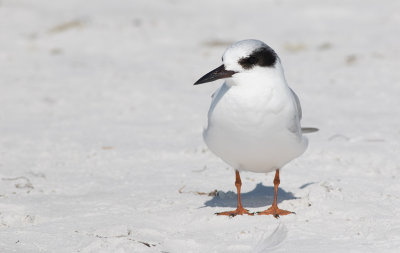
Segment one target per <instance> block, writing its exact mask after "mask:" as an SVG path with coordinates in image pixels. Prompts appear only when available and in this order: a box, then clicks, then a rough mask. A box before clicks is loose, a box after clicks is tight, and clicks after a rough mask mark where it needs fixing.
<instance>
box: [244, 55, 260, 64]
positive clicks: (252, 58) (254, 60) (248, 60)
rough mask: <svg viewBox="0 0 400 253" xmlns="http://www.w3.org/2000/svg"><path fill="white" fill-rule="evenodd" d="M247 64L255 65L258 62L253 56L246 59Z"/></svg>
mask: <svg viewBox="0 0 400 253" xmlns="http://www.w3.org/2000/svg"><path fill="white" fill-rule="evenodd" d="M247 62H248V63H249V64H256V63H257V62H258V59H257V58H256V57H254V56H250V57H249V58H247Z"/></svg>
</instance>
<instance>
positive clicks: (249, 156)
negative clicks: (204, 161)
mask: <svg viewBox="0 0 400 253" xmlns="http://www.w3.org/2000/svg"><path fill="white" fill-rule="evenodd" d="M253 76H254V75H253ZM256 77H257V76H256ZM240 78H243V80H246V82H247V83H249V82H250V83H251V85H252V86H251V87H249V86H246V85H238V83H239V84H240V82H242V80H241V79H240ZM269 80H270V83H269V84H266V83H265V81H263V78H260V77H259V76H258V77H257V78H256V79H253V80H252V76H243V75H242V76H240V77H239V78H236V79H231V80H230V81H228V82H226V83H224V84H223V85H222V87H221V88H220V89H219V90H218V91H217V92H216V94H215V95H214V96H213V100H212V103H211V107H210V110H209V113H208V126H207V127H206V129H205V130H204V133H203V136H204V140H205V142H206V144H207V145H208V147H209V148H210V150H211V151H212V152H214V153H215V154H216V155H217V156H219V157H220V158H221V159H222V160H224V161H225V162H226V163H228V164H230V165H231V166H233V167H234V168H235V169H238V170H249V171H254V172H269V171H272V170H275V169H278V168H282V166H283V165H285V164H286V163H288V162H289V161H291V160H292V159H294V158H296V157H297V156H299V155H301V154H302V153H303V152H304V150H305V149H306V147H307V139H306V138H305V137H303V136H302V135H301V127H300V119H299V115H298V113H297V109H296V101H295V99H294V97H293V94H292V92H291V91H290V89H289V87H288V86H287V85H286V83H282V82H285V81H284V79H282V78H281V79H279V78H277V79H276V80H274V79H271V78H269Z"/></svg>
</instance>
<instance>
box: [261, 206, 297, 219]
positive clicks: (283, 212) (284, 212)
mask: <svg viewBox="0 0 400 253" xmlns="http://www.w3.org/2000/svg"><path fill="white" fill-rule="evenodd" d="M257 214H258V215H273V216H274V217H275V218H279V216H280V215H288V214H296V213H295V212H291V211H287V210H283V209H279V208H278V207H277V206H271V207H270V208H268V209H267V210H265V211H262V212H257Z"/></svg>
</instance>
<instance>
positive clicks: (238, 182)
mask: <svg viewBox="0 0 400 253" xmlns="http://www.w3.org/2000/svg"><path fill="white" fill-rule="evenodd" d="M235 172H236V181H235V185H236V190H237V195H238V198H237V208H236V210H234V211H227V212H221V213H216V215H227V216H231V217H234V216H236V215H242V214H248V215H253V213H250V212H249V210H247V209H244V208H243V206H242V199H241V198H240V188H241V187H242V180H240V174H239V171H238V170H236V171H235Z"/></svg>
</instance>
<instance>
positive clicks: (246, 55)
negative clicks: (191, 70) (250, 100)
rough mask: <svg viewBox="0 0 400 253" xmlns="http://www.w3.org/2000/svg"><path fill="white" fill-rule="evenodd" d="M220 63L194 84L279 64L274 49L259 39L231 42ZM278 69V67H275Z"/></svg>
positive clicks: (268, 68)
mask: <svg viewBox="0 0 400 253" xmlns="http://www.w3.org/2000/svg"><path fill="white" fill-rule="evenodd" d="M222 63H223V64H222V65H221V66H219V67H218V68H216V69H214V70H212V71H211V72H209V73H207V74H205V75H204V76H203V77H202V78H200V79H199V80H198V81H197V82H196V83H195V84H194V85H197V84H202V83H208V82H212V81H215V80H218V79H224V78H232V77H235V76H238V75H240V74H242V73H251V72H255V71H260V70H261V71H263V70H273V69H275V68H276V67H277V65H278V64H279V65H280V60H279V57H278V55H277V54H276V53H275V51H274V50H273V49H272V48H270V47H269V46H268V45H267V44H265V43H264V42H262V41H259V40H242V41H239V42H236V43H234V44H232V45H231V46H230V47H228V49H226V51H225V53H224V55H223V56H222ZM277 69H280V68H277Z"/></svg>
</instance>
